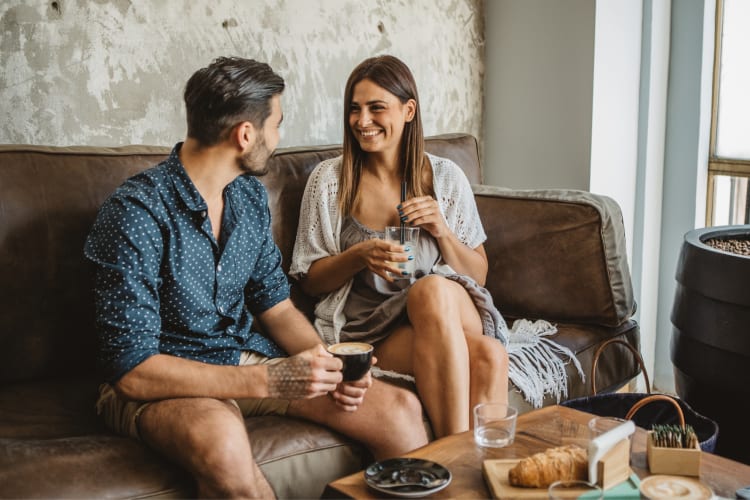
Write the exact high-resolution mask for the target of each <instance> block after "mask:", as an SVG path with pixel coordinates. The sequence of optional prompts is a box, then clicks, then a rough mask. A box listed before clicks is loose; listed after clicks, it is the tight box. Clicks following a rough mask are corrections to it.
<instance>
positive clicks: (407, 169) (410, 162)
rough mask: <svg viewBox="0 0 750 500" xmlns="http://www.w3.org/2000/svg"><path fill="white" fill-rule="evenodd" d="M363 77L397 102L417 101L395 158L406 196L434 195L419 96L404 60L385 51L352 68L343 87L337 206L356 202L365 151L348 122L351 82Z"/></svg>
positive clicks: (351, 205)
mask: <svg viewBox="0 0 750 500" xmlns="http://www.w3.org/2000/svg"><path fill="white" fill-rule="evenodd" d="M365 79H367V80H371V81H372V82H373V83H375V84H377V85H378V86H380V87H382V88H384V89H385V90H387V91H388V92H390V93H391V94H393V95H395V96H396V97H397V98H398V99H399V101H401V104H406V102H407V101H408V100H409V99H414V102H416V103H417V104H416V110H415V113H414V118H413V119H412V120H411V121H410V122H407V123H405V124H404V131H403V134H402V136H401V151H400V155H399V156H400V157H399V161H400V162H401V164H402V165H403V175H404V180H405V181H406V183H407V197H408V198H411V197H415V196H424V195H426V194H429V195H431V196H434V193H433V189H432V183H431V180H432V175H431V174H432V172H431V167H430V162H429V161H428V159H427V156H426V155H425V152H424V133H423V130H422V115H421V113H420V111H419V108H420V106H419V96H418V95H417V84H416V82H415V81H414V76H413V75H412V74H411V71H410V70H409V68H408V67H407V66H406V64H404V63H403V62H402V61H401V60H400V59H398V58H396V57H393V56H388V55H384V56H378V57H371V58H369V59H365V60H364V61H362V62H361V63H360V64H359V65H358V66H357V67H356V68H354V71H352V74H351V75H349V79H348V80H347V82H346V90H345V91H344V156H343V160H342V164H341V174H340V176H339V198H338V202H339V210H340V211H341V213H342V214H343V215H349V214H350V213H351V212H352V210H353V209H354V207H355V205H356V203H357V197H358V195H359V181H360V179H361V177H362V168H363V166H364V160H365V157H366V155H367V153H365V152H364V151H362V149H361V148H360V147H359V142H358V141H357V139H356V138H355V137H354V132H352V129H351V127H350V126H349V112H350V110H351V105H352V94H353V93H354V86H355V85H356V84H358V83H359V82H361V81H362V80H365Z"/></svg>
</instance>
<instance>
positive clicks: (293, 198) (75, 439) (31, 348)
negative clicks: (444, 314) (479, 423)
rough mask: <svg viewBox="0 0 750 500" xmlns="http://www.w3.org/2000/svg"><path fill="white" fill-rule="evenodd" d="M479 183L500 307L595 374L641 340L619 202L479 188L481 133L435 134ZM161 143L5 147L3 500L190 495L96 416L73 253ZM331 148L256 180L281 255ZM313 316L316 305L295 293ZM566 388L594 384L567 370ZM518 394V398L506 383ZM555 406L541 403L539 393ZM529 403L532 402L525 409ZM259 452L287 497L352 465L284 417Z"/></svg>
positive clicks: (85, 292) (288, 154)
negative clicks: (537, 327)
mask: <svg viewBox="0 0 750 500" xmlns="http://www.w3.org/2000/svg"><path fill="white" fill-rule="evenodd" d="M427 149H428V150H429V151H430V152H433V153H435V154H438V155H441V156H447V157H449V158H452V159H454V160H455V161H456V162H457V163H458V164H459V165H461V166H462V167H463V168H464V169H465V171H466V173H467V175H468V176H469V179H470V180H471V182H472V183H474V184H477V186H476V187H475V192H476V199H477V203H478V206H479V210H480V213H481V216H482V219H483V222H484V225H485V230H486V232H487V234H488V241H487V242H486V250H487V254H488V256H489V277H488V280H487V282H488V288H489V289H490V291H491V292H492V294H493V296H494V298H495V301H496V303H497V305H498V307H499V309H500V310H501V311H502V312H503V313H504V314H505V315H506V317H508V318H514V317H516V318H517V317H524V318H544V319H547V320H550V321H552V322H554V323H556V324H557V326H558V328H559V333H558V334H557V336H556V337H555V338H556V339H557V340H558V341H559V342H561V343H562V344H564V345H566V346H568V347H570V348H571V349H572V350H573V351H574V352H575V353H576V354H577V357H578V359H579V360H580V361H581V363H582V365H583V367H584V370H585V371H586V372H587V373H588V370H590V366H591V357H592V353H593V351H594V350H595V348H596V347H597V346H598V345H599V344H600V343H601V342H603V341H604V340H607V339H609V338H612V337H619V338H623V339H625V340H626V341H627V342H629V343H631V344H632V345H634V346H636V347H638V344H639V332H638V326H637V325H636V323H635V322H634V321H633V320H632V319H631V315H632V313H633V311H634V302H633V296H632V290H631V285H630V277H629V273H628V268H627V262H626V258H625V251H624V237H623V230H622V223H621V215H620V212H619V209H618V207H617V206H616V204H614V202H612V200H610V199H608V198H605V197H600V196H594V195H592V194H589V193H585V192H580V191H563V190H548V191H511V190H503V189H499V188H491V187H488V186H479V185H478V184H480V182H481V171H480V164H479V155H478V151H477V143H476V140H475V139H474V138H473V137H471V136H468V135H461V134H455V135H448V136H440V137H433V138H430V139H429V140H428V141H427ZM168 152H169V148H164V147H147V146H127V147H122V148H95V147H65V148H63V147H39V146H0V298H1V299H2V300H0V497H4V498H9V497H12V498H26V497H55V498H64V497H78V498H81V497H86V498H103V497H113V498H114V497H128V498H133V497H141V498H143V497H156V496H164V497H188V496H191V495H192V494H193V487H192V482H191V480H190V478H189V477H188V476H187V475H186V474H185V473H184V471H182V470H180V468H179V467H177V466H175V465H173V464H171V463H169V462H168V461H166V460H165V459H163V458H162V457H160V456H159V455H158V454H156V453H154V452H153V451H151V450H150V449H148V448H146V447H145V446H144V445H142V444H141V443H139V442H136V441H134V440H131V439H128V438H123V437H119V436H116V435H113V434H112V433H110V432H108V431H107V430H106V429H105V428H103V427H102V425H101V423H100V422H99V421H98V420H97V417H96V415H95V410H94V402H95V398H96V394H97V386H98V383H99V377H98V376H97V374H96V371H95V365H94V351H95V349H96V336H95V333H94V321H93V307H92V303H93V300H92V293H91V285H90V273H91V269H90V268H89V267H88V265H87V264H86V262H85V261H84V258H83V255H82V248H83V242H84V238H85V236H86V234H87V232H88V230H89V227H90V225H91V223H92V222H93V219H94V216H95V214H96V211H97V209H98V207H99V206H100V205H101V203H102V202H103V200H104V199H105V198H106V197H107V195H108V194H109V193H111V192H112V191H113V190H114V189H115V187H116V186H118V185H119V184H120V183H121V182H122V181H123V180H124V179H126V178H127V177H129V176H131V175H133V174H135V173H136V172H139V171H141V170H143V169H145V168H147V167H149V166H151V165H154V164H156V163H157V162H159V161H160V160H161V159H163V158H164V157H165V156H166V155H167V154H168ZM339 152H340V148H339V147H338V146H329V147H302V148H289V149H282V150H279V151H278V152H277V154H276V155H275V156H274V158H273V159H272V160H271V169H270V173H269V174H268V175H267V176H266V177H264V178H262V181H263V182H264V184H265V185H266V186H267V188H268V192H269V199H270V204H271V211H272V214H273V221H274V223H273V224H274V226H273V229H274V234H275V237H276V239H277V242H278V244H279V246H280V247H281V250H282V252H283V254H284V258H285V265H287V266H288V264H289V260H290V256H291V250H292V246H293V242H294V238H295V234H296V228H297V217H298V212H299V205H300V200H301V197H302V192H303V189H304V187H305V181H306V179H307V176H308V174H309V173H310V171H311V170H312V168H313V167H314V166H315V165H316V164H317V163H318V162H319V161H321V160H323V159H326V158H329V157H332V156H335V155H338V154H339ZM293 298H294V300H295V302H296V303H297V304H298V305H299V306H300V307H301V308H302V309H303V310H305V311H306V312H308V313H309V312H310V311H311V307H312V304H313V303H312V300H311V299H310V298H309V297H305V296H304V295H302V293H301V292H300V291H299V290H297V289H295V290H294V295H293ZM637 371H638V368H637V366H636V365H635V363H634V362H633V361H631V359H630V357H629V356H628V355H627V352H625V351H619V350H618V349H613V350H611V351H610V350H607V351H605V353H604V356H603V358H602V359H601V360H600V370H599V375H598V386H599V387H600V388H604V389H605V390H613V389H616V388H618V387H620V386H622V385H623V384H625V383H626V382H627V381H629V380H630V379H632V378H633V377H634V376H635V375H636V374H637ZM569 373H570V377H569V397H571V398H572V397H578V396H582V395H586V394H589V393H590V387H589V383H588V380H587V381H586V382H584V381H582V380H581V379H580V377H578V375H577V374H576V373H575V371H574V370H573V369H572V368H570V370H569ZM511 398H512V400H513V401H514V402H516V403H517V404H519V405H521V406H523V404H522V398H520V397H519V396H518V394H517V393H515V392H513V391H512V394H511ZM549 402H551V401H548V403H549ZM525 409H528V405H526V407H525ZM247 428H248V430H250V431H251V441H252V446H253V450H254V452H255V454H256V459H257V461H258V462H259V463H260V465H261V468H262V469H263V470H264V472H265V473H266V474H267V475H268V477H269V479H270V481H271V483H272V485H273V487H274V489H275V491H276V493H277V494H278V495H279V496H280V497H306V498H309V497H316V496H319V495H320V493H321V492H322V490H323V486H324V485H325V484H326V483H327V482H328V481H330V480H332V479H334V478H336V477H340V476H342V475H345V474H348V473H351V472H353V471H356V470H358V469H361V468H362V467H363V465H365V464H366V462H367V461H368V460H369V457H368V456H367V454H366V453H365V452H364V450H363V449H362V448H361V446H359V445H357V444H356V443H352V442H351V441H348V440H346V439H344V438H342V436H340V435H338V434H336V433H333V432H330V431H328V430H326V429H323V428H321V427H319V426H316V425H312V424H309V423H306V422H302V421H297V420H294V419H290V418H279V417H259V418H252V419H248V421H247Z"/></svg>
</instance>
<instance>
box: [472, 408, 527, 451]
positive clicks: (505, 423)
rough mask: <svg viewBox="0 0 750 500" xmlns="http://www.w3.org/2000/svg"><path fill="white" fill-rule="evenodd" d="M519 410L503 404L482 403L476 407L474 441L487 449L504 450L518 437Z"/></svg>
mask: <svg viewBox="0 0 750 500" xmlns="http://www.w3.org/2000/svg"><path fill="white" fill-rule="evenodd" d="M516 417H518V410H516V409H515V408H513V407H512V406H508V405H506V404H502V403H481V404H478V405H476V406H475V407H474V441H475V442H476V443H477V444H478V445H479V446H484V447H487V448H502V447H504V446H508V445H509V444H512V443H513V439H514V438H515V436H516Z"/></svg>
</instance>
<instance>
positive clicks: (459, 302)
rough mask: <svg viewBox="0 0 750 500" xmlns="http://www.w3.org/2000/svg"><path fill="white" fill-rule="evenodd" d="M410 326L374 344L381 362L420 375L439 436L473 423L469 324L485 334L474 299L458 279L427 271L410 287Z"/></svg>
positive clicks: (426, 404) (422, 395) (385, 366)
mask: <svg viewBox="0 0 750 500" xmlns="http://www.w3.org/2000/svg"><path fill="white" fill-rule="evenodd" d="M407 312H408V315H409V322H410V323H411V326H402V327H399V328H397V329H396V330H395V331H394V332H393V333H392V334H391V335H390V336H389V337H388V338H386V339H385V340H383V341H381V342H380V343H379V344H378V345H377V346H376V350H375V355H376V356H377V357H378V359H379V363H378V365H379V366H380V367H381V368H383V369H390V370H395V371H399V372H402V373H410V374H413V375H414V378H415V379H416V385H417V391H418V392H419V396H420V398H421V400H422V403H423V404H424V407H425V409H426V411H427V414H428V415H429V416H430V421H431V423H432V427H433V430H434V432H435V435H436V436H437V437H442V436H446V435H449V434H455V433H457V432H462V431H465V430H468V429H469V414H470V397H471V395H470V394H471V392H470V391H471V390H470V385H471V373H470V362H469V360H470V354H469V347H468V344H467V341H466V332H465V330H466V329H469V330H472V331H474V332H475V333H477V334H478V335H481V321H480V319H479V314H478V313H477V310H476V308H475V307H474V303H473V302H472V301H471V298H470V297H469V295H468V294H467V293H466V291H465V290H464V289H463V287H462V286H461V285H459V284H457V283H455V282H452V281H450V280H447V279H445V278H443V277H440V276H426V277H424V278H422V279H420V280H419V281H417V282H416V283H415V284H414V286H413V287H412V288H411V290H410V291H409V297H408V299H407Z"/></svg>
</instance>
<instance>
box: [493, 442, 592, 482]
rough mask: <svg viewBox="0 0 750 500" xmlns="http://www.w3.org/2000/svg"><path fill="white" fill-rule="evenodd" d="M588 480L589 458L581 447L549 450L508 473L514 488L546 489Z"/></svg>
mask: <svg viewBox="0 0 750 500" xmlns="http://www.w3.org/2000/svg"><path fill="white" fill-rule="evenodd" d="M571 479H583V480H586V479H588V458H587V455H586V450H584V449H583V448H581V447H580V446H574V445H567V446H558V447H557V448H549V449H547V450H545V451H543V452H540V453H535V454H534V455H531V456H530V457H527V458H524V459H522V460H521V461H520V462H518V463H517V464H516V465H515V466H514V467H513V468H512V469H510V470H509V471H508V482H510V484H511V485H513V486H524V487H527V488H546V487H548V486H549V485H550V484H552V483H554V482H555V481H561V480H571Z"/></svg>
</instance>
